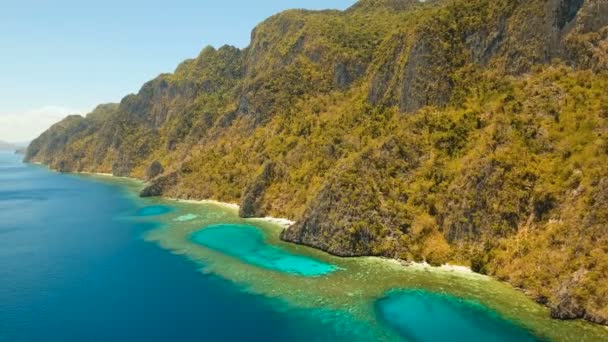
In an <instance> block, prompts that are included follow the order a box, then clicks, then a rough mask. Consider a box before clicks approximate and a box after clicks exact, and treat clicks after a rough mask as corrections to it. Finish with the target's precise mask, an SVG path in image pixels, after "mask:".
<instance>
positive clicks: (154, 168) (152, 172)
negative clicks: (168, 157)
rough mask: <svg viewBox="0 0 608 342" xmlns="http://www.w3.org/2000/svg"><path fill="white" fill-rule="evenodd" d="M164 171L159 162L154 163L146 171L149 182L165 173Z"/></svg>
mask: <svg viewBox="0 0 608 342" xmlns="http://www.w3.org/2000/svg"><path fill="white" fill-rule="evenodd" d="M163 171H164V169H163V166H162V165H161V163H160V162H159V161H158V160H155V161H153V162H152V163H151V164H150V166H148V168H147V169H146V178H147V179H148V180H150V179H153V178H155V177H156V176H158V175H160V174H161V173H163Z"/></svg>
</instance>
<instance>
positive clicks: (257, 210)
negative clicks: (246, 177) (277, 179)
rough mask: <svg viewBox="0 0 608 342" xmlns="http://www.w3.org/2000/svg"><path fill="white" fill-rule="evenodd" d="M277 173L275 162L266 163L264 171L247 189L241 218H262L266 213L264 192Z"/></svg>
mask: <svg viewBox="0 0 608 342" xmlns="http://www.w3.org/2000/svg"><path fill="white" fill-rule="evenodd" d="M274 173H275V165H274V163H273V162H270V161H268V162H266V163H264V166H262V171H261V172H260V174H259V175H258V176H257V177H256V178H255V179H254V180H253V182H252V183H251V184H250V185H249V186H248V187H247V189H246V190H245V193H244V194H243V199H242V200H241V206H240V209H239V216H241V217H262V216H265V211H264V209H263V208H262V204H263V200H264V192H265V191H266V189H267V188H268V186H269V185H270V183H271V182H272V179H273V178H274Z"/></svg>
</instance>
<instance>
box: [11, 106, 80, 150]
mask: <svg viewBox="0 0 608 342" xmlns="http://www.w3.org/2000/svg"><path fill="white" fill-rule="evenodd" d="M83 113H87V112H86V111H82V110H77V109H73V108H67V107H61V106H44V107H41V108H36V109H32V110H28V111H24V112H21V113H0V140H4V141H10V142H25V141H30V140H32V139H35V138H36V137H38V135H40V133H42V132H44V131H45V130H46V129H47V128H49V127H50V126H51V125H53V124H54V123H56V122H58V121H59V120H61V119H63V118H64V117H66V116H67V115H69V114H83Z"/></svg>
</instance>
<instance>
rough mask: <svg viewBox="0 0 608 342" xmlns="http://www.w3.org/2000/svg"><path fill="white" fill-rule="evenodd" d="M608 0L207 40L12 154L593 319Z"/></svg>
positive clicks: (431, 4)
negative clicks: (235, 209) (191, 54)
mask: <svg viewBox="0 0 608 342" xmlns="http://www.w3.org/2000/svg"><path fill="white" fill-rule="evenodd" d="M607 25H608V1H606V0H532V1H530V0H528V1H523V0H522V1H514V0H492V1H491V0H473V1H471V0H466V1H465V0H443V1H441V0H438V1H428V2H425V3H419V2H416V1H413V0H364V1H360V2H359V3H357V4H356V5H354V6H353V7H352V8H350V9H348V10H347V11H344V12H339V11H320V12H313V11H304V10H293V11H287V12H283V13H280V14H278V15H275V16H273V17H271V18H269V19H267V20H266V21H265V22H263V23H261V24H260V25H259V26H258V27H256V28H255V30H254V31H253V33H252V40H251V44H250V46H249V47H248V48H246V49H243V50H240V49H236V48H233V47H229V46H224V47H221V48H219V49H214V48H211V47H208V48H205V49H204V50H203V51H202V52H201V54H200V55H199V56H198V57H197V58H195V59H192V60H188V61H185V62H183V63H182V64H181V65H180V66H179V67H178V68H177V69H176V71H175V72H174V73H173V74H164V75H160V76H159V77H157V78H156V79H154V80H152V81H150V82H148V83H146V84H145V85H144V86H143V87H142V88H141V90H140V91H139V93H138V94H134V95H129V96H127V97H125V98H124V99H123V100H122V101H121V103H120V104H110V105H102V106H100V107H98V108H97V109H95V110H94V111H93V112H92V113H90V114H88V115H87V116H86V117H85V118H83V117H79V116H70V117H68V118H66V119H64V120H63V121H62V122H60V123H58V124H56V125H54V126H53V127H51V128H50V129H49V130H48V131H47V132H45V133H43V134H42V135H41V136H40V137H39V138H38V139H36V140H35V141H34V142H32V144H31V145H30V147H29V148H28V151H27V155H26V160H30V161H39V162H43V163H45V164H48V165H50V166H51V167H53V168H56V169H59V170H62V171H96V172H112V173H113V174H115V175H120V176H132V177H137V178H141V179H147V180H150V183H149V186H148V187H147V188H146V189H144V191H143V192H142V195H144V196H159V195H166V196H171V197H182V198H197V199H202V198H214V199H218V200H224V201H230V202H235V201H238V202H240V203H241V204H242V206H241V215H242V216H245V217H251V216H261V215H275V216H287V217H290V218H293V219H296V220H297V223H296V224H295V225H294V226H292V227H290V228H289V229H287V230H285V231H284V232H283V234H282V238H283V239H285V240H288V241H293V242H298V243H303V244H307V245H311V246H314V247H317V248H321V249H324V250H326V251H329V252H331V253H334V254H337V255H344V256H353V255H384V256H390V257H399V258H403V259H408V260H427V261H429V262H430V263H432V264H441V263H445V262H458V263H464V264H470V265H471V266H472V267H473V268H474V269H475V270H476V271H478V272H483V273H488V274H491V275H494V276H496V277H498V278H500V279H503V280H506V281H509V282H510V283H512V284H513V285H515V286H517V287H521V288H523V289H524V290H525V291H527V292H528V293H530V295H531V296H533V297H535V298H536V299H537V300H539V301H541V302H543V303H546V304H547V305H549V306H550V307H551V308H552V314H553V315H554V316H555V317H560V318H578V317H585V318H587V319H589V320H592V321H595V322H600V323H606V322H607V320H608V285H606V284H607V282H606V281H605V280H606V279H608V234H606V233H608V231H607V230H606V229H607V227H608V201H607V199H608V195H607V194H606V189H607V188H608V187H607V186H606V185H607V184H608V169H607V168H606V167H605V165H608V121H607V120H608V105H607V103H608V93H607V92H606V91H605V89H608V74H607V72H608V26H607Z"/></svg>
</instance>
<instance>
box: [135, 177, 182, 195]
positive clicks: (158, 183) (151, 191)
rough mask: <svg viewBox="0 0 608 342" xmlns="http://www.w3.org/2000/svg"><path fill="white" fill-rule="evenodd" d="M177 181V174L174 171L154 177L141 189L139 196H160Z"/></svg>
mask: <svg viewBox="0 0 608 342" xmlns="http://www.w3.org/2000/svg"><path fill="white" fill-rule="evenodd" d="M177 182H179V175H178V174H177V173H176V172H172V173H170V174H168V175H166V176H161V177H158V178H156V179H155V180H154V181H152V182H151V183H149V184H148V185H147V186H146V187H145V188H143V189H142V190H141V192H140V193H139V196H141V197H155V196H162V195H163V194H165V191H166V190H167V189H169V188H171V187H172V186H175V184H177Z"/></svg>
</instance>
